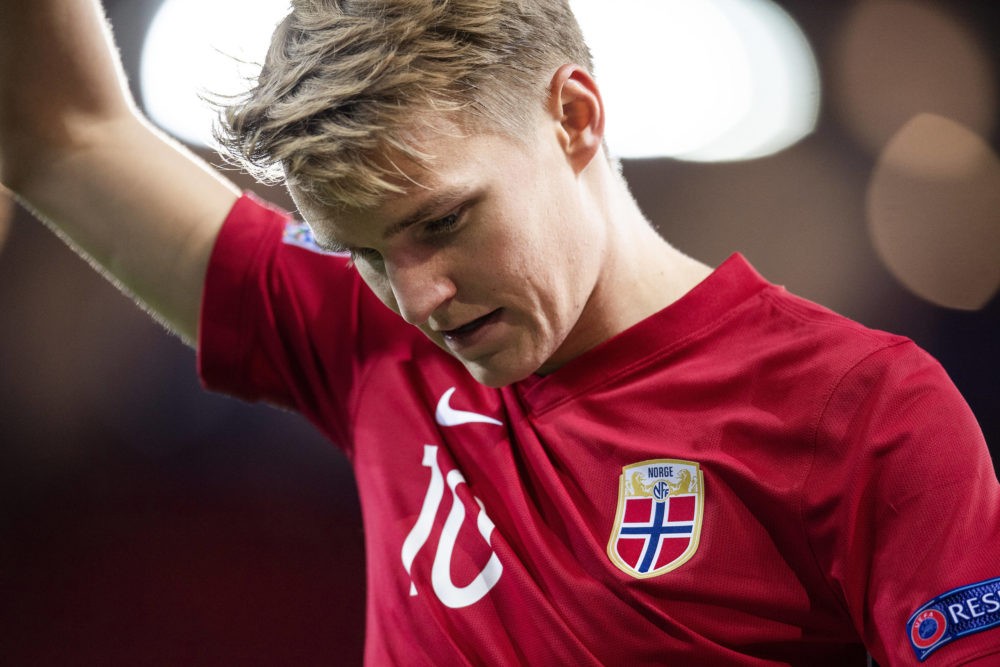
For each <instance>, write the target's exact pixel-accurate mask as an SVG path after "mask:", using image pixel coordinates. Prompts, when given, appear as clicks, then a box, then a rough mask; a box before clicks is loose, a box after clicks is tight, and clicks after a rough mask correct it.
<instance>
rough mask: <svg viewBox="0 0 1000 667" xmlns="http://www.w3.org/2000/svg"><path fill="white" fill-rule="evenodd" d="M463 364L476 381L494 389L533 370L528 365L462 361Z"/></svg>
mask: <svg viewBox="0 0 1000 667" xmlns="http://www.w3.org/2000/svg"><path fill="white" fill-rule="evenodd" d="M463 364H464V365H465V369H466V370H467V371H469V374H470V375H472V377H474V378H475V379H476V381H477V382H479V383H480V384H483V385H486V386H487V387H493V388H494V389H496V388H499V387H505V386H507V385H509V384H513V383H515V382H517V381H519V380H523V379H524V378H526V377H528V376H529V375H531V374H532V373H534V372H535V368H534V367H530V366H516V367H511V366H494V365H492V364H481V363H476V362H463Z"/></svg>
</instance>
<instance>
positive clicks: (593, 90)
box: [548, 65, 604, 172]
mask: <svg viewBox="0 0 1000 667" xmlns="http://www.w3.org/2000/svg"><path fill="white" fill-rule="evenodd" d="M548 112H549V115H550V116H551V117H552V119H553V120H555V121H557V131H558V133H559V137H558V139H559V143H560V145H561V146H562V148H563V151H564V152H565V153H566V156H567V158H568V159H569V161H570V164H571V165H572V166H573V168H574V169H575V170H576V171H577V172H580V171H582V170H583V169H584V168H585V167H586V166H587V165H588V164H590V161H591V160H593V159H594V156H595V155H597V153H598V151H599V150H600V149H601V146H602V145H603V142H604V102H603V101H602V100H601V92H600V90H599V89H598V88H597V83H596V82H595V81H594V79H593V77H591V76H590V74H588V73H587V72H586V70H584V69H582V68H581V67H580V66H579V65H563V66H562V67H560V68H559V69H558V70H557V71H556V73H555V75H554V76H553V77H552V82H551V83H550V84H549V103H548Z"/></svg>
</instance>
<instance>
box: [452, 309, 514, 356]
mask: <svg viewBox="0 0 1000 667" xmlns="http://www.w3.org/2000/svg"><path fill="white" fill-rule="evenodd" d="M500 310H501V309H500V308H497V309H496V310H494V311H492V312H489V313H487V314H485V315H483V316H482V317H477V318H476V319H474V320H472V321H471V322H467V323H466V324H463V325H462V326H460V327H455V328H454V329H448V330H447V331H442V332H441V335H442V336H443V337H444V340H445V342H446V343H448V345H449V347H452V348H456V347H466V346H468V345H472V344H473V343H474V342H475V341H476V340H477V338H478V335H479V334H480V333H481V332H482V331H483V330H484V329H485V328H486V327H487V326H489V325H490V324H493V323H494V322H496V321H497V320H499V319H500Z"/></svg>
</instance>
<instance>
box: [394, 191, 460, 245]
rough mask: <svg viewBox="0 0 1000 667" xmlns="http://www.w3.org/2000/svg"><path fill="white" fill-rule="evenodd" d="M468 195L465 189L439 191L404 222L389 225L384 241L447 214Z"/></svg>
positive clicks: (421, 204) (424, 201) (407, 216)
mask: <svg viewBox="0 0 1000 667" xmlns="http://www.w3.org/2000/svg"><path fill="white" fill-rule="evenodd" d="M465 193H466V188H464V187H454V188H449V189H447V190H439V191H437V192H434V193H433V194H431V195H429V196H428V197H427V198H425V199H424V200H423V201H422V202H420V204H419V205H418V206H417V207H416V208H415V209H414V210H413V211H411V212H410V213H409V214H407V215H406V216H405V217H404V218H403V219H402V220H400V221H398V222H394V223H393V224H391V225H389V226H388V227H387V228H386V229H385V231H384V232H383V233H382V239H383V240H388V239H390V238H392V237H393V236H396V235H397V234H399V233H400V232H402V231H404V230H405V229H407V228H408V227H412V226H413V225H416V224H418V223H421V222H423V221H425V220H427V219H430V218H434V217H435V216H437V215H440V214H442V213H444V212H445V209H448V208H450V207H452V206H453V205H454V204H456V203H457V202H458V201H460V200H461V199H462V198H463V197H464V196H465Z"/></svg>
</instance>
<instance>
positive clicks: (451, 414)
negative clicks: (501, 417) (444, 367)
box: [434, 387, 503, 426]
mask: <svg viewBox="0 0 1000 667" xmlns="http://www.w3.org/2000/svg"><path fill="white" fill-rule="evenodd" d="M454 393H455V387H452V388H451V389H449V390H448V391H446V392H444V394H443V395H442V396H441V400H440V401H438V404H437V411H436V412H435V413H434V419H436V420H437V423H438V424H440V425H441V426H458V425H460V424H496V425H497V426H503V422H500V421H497V420H496V419H493V418H492V417H487V416H486V415H481V414H479V413H478V412H466V411H465V410H456V409H455V408H453V407H451V396H452V394H454Z"/></svg>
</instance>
